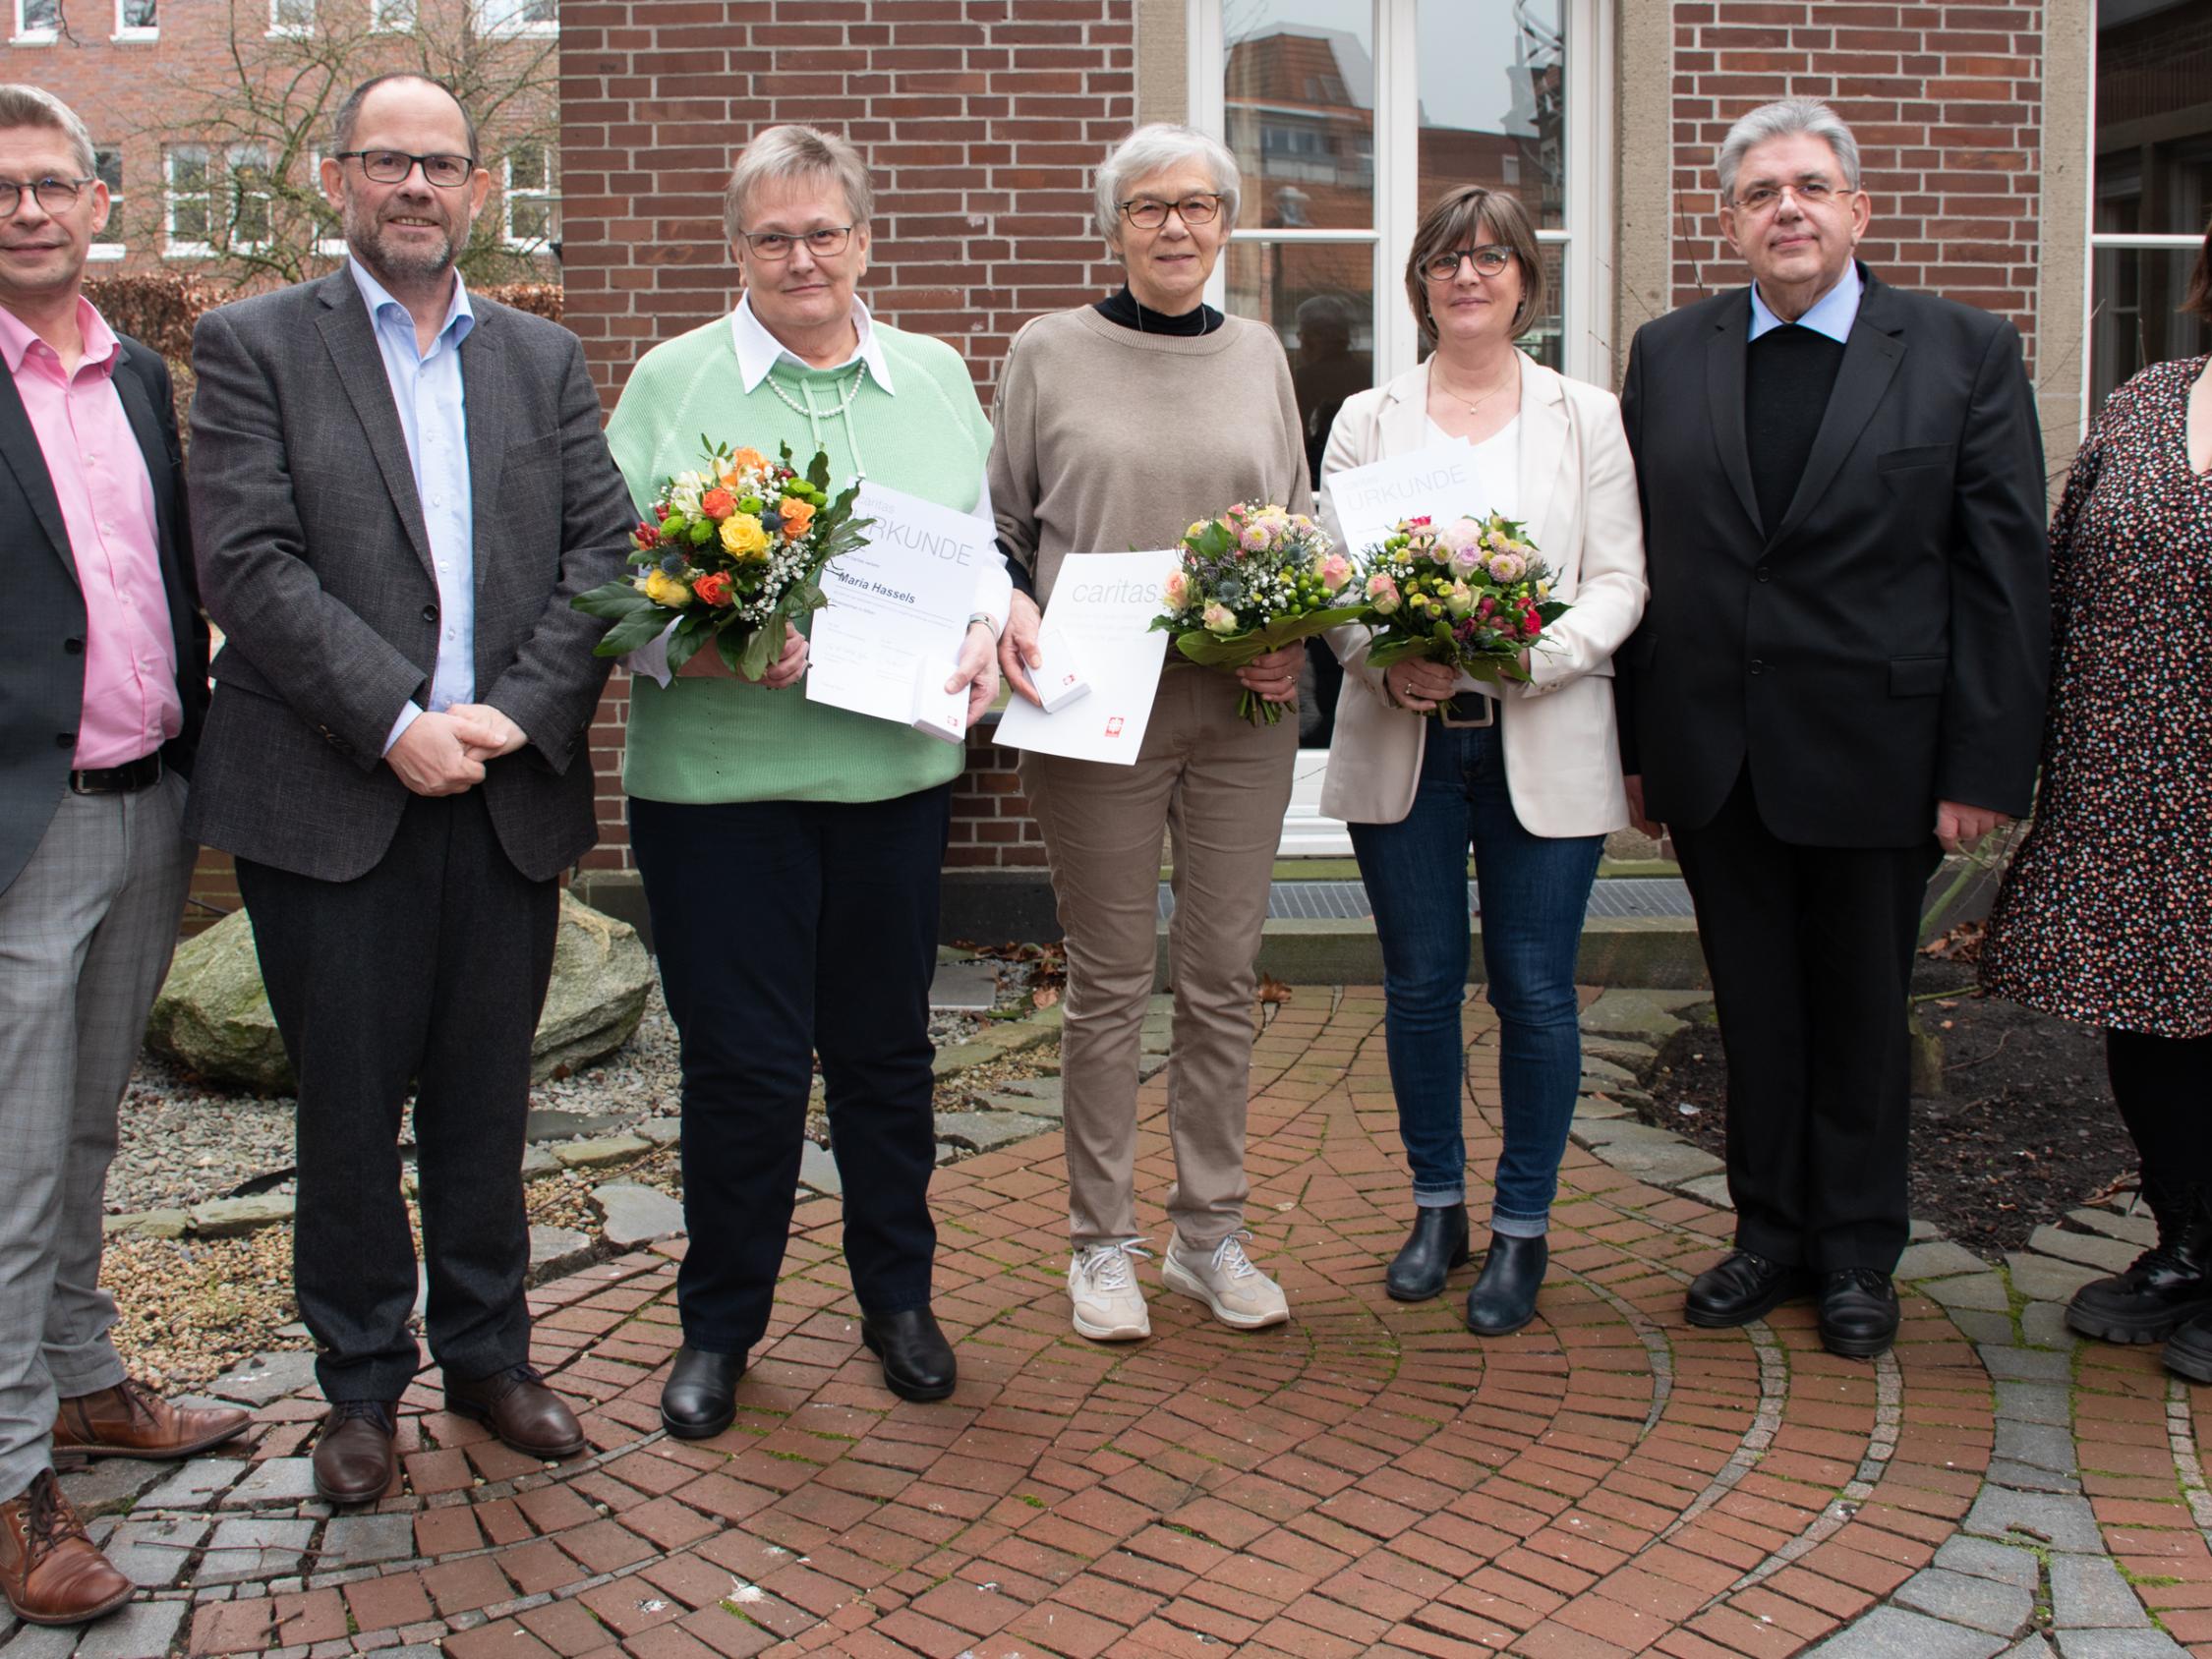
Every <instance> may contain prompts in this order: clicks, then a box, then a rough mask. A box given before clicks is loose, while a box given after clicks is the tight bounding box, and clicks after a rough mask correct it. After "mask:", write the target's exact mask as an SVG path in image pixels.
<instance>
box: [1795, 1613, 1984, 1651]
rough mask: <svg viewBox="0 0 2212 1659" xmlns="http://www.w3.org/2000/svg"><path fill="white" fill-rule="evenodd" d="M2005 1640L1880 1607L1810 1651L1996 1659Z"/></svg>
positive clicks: (1928, 1618) (1963, 1627)
mask: <svg viewBox="0 0 2212 1659" xmlns="http://www.w3.org/2000/svg"><path fill="white" fill-rule="evenodd" d="M2005 1645H2006V1642H2005V1638H2004V1637H2002V1636H1993V1635H1991V1634H1990V1633H1989V1632H1988V1631H1987V1630H1968V1629H1967V1628H1966V1627H1965V1626H1963V1625H1953V1624H1950V1622H1948V1621H1947V1620H1943V1619H1931V1618H1930V1617H1929V1616H1928V1615H1927V1614H1925V1613H1913V1612H1909V1611H1907V1610H1906V1609H1904V1608H1901V1607H1878V1608H1876V1609H1875V1610H1874V1611H1873V1612H1872V1613H1869V1614H1868V1615H1867V1616H1866V1617H1865V1618H1864V1619H1861V1620H1860V1621H1859V1622H1858V1623H1857V1624H1855V1625H1853V1626H1852V1627H1851V1628H1850V1629H1849V1630H1842V1631H1838V1632H1837V1633H1836V1634H1834V1635H1833V1636H1830V1637H1829V1638H1828V1640H1826V1641H1824V1642H1822V1643H1821V1644H1820V1646H1818V1647H1815V1648H1811V1649H1808V1650H1807V1651H1808V1655H1809V1659H1994V1656H1995V1655H1996V1653H1997V1652H1998V1650H1999V1649H2000V1648H2002V1647H2004V1646H2005Z"/></svg>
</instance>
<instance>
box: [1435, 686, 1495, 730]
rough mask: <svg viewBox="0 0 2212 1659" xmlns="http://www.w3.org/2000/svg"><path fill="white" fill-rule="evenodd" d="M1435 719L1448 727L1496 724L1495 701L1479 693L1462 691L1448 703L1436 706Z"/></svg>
mask: <svg viewBox="0 0 2212 1659" xmlns="http://www.w3.org/2000/svg"><path fill="white" fill-rule="evenodd" d="M1436 717H1437V718H1438V719H1440V720H1442V721H1443V722H1444V724H1446V725H1448V726H1490V725H1496V724H1497V699H1496V698H1494V697H1485V696H1484V695H1483V693H1481V692H1479V691H1463V692H1461V693H1460V694H1459V695H1458V696H1456V697H1454V698H1453V699H1452V700H1451V701H1450V702H1449V703H1439V704H1437V705H1436Z"/></svg>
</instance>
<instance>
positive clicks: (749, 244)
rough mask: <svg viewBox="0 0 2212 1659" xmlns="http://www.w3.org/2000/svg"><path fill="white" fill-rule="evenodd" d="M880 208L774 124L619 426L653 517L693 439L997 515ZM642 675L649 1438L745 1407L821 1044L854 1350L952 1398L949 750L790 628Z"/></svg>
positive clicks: (624, 456) (636, 801)
mask: <svg viewBox="0 0 2212 1659" xmlns="http://www.w3.org/2000/svg"><path fill="white" fill-rule="evenodd" d="M873 198H874V193H873V191H872V189H871V188H870V185H869V181H868V173H867V168H866V165H865V164H864V163H863V162H862V161H861V159H860V156H859V154H858V152H857V151H855V150H854V148H853V147H852V145H851V144H849V143H846V142H845V141H844V139H842V138H838V137H834V136H832V135H828V134H824V133H820V132H817V131H815V130H814V129H812V128H807V127H796V126H786V127H773V128H770V129H769V130H767V131H766V132H763V133H761V134H760V135H758V136H757V137H756V138H755V139H754V140H753V142H752V143H750V144H749V145H747V146H746V149H745V153H744V156H743V158H742V159H741V160H740V161H739V162H738V164H737V168H736V171H735V172H734V173H733V174H732V175H731V177H730V181H729V188H728V194H727V197H726V200H725V203H724V214H725V218H726V220H727V222H728V230H729V238H730V247H731V251H732V252H733V253H734V254H735V256H736V259H737V264H738V268H739V270H740V272H741V274H742V276H743V279H744V294H743V297H742V298H741V299H740V300H739V302H738V304H737V307H736V310H735V311H734V312H733V313H732V314H731V315H728V316H727V317H723V318H720V319H718V320H716V321H715V322H712V323H709V324H708V325H707V326H705V327H703V328H697V329H694V330H692V331H691V332H690V333H688V334H683V335H679V336H678V337H677V338H675V339H673V340H669V341H667V342H666V343H664V344H662V345H660V346H657V347H655V348H654V349H653V350H652V351H650V352H648V353H647V354H646V355H645V357H644V358H643V359H641V360H640V361H639V363H638V365H637V368H636V369H635V370H634V371H633V372H632V373H631V375H630V379H629V383H628V384H627V385H626V386H624V387H623V389H622V397H621V401H620V403H619V404H618V405H617V406H616V407H615V410H614V415H613V418H612V420H611V421H610V422H609V424H608V429H607V437H608V442H609V443H610V444H611V446H612V448H613V451H614V459H615V461H616V462H617V463H618V464H619V465H620V467H621V469H622V475H623V477H624V478H625V479H627V480H628V482H629V486H630V492H631V494H632V496H633V497H635V499H636V500H637V502H638V504H639V506H640V508H641V510H642V508H643V506H644V504H645V503H646V502H647V501H648V500H649V499H650V498H651V497H652V495H653V493H654V491H655V489H656V488H657V487H658V486H659V485H660V483H661V481H662V480H663V479H665V478H666V477H668V476H669V474H671V473H676V472H680V471H683V470H685V469H687V468H693V467H697V466H699V465H700V464H701V457H700V453H699V439H700V434H702V433H706V434H709V435H711V436H712V437H714V438H715V439H717V440H718V441H722V442H727V443H731V444H738V445H749V446H751V447H753V448H755V449H759V450H762V451H763V452H765V453H768V454H774V453H775V451H776V447H777V445H778V444H779V443H788V444H789V445H790V446H791V451H792V454H793V457H794V459H795V460H796V461H797V462H798V464H799V465H801V466H802V467H803V465H804V464H805V460H806V458H808V457H810V456H812V455H813V454H814V452H815V451H816V450H817V449H821V450H826V451H827V452H828V454H829V457H830V471H831V476H832V478H833V479H834V480H835V481H837V484H836V486H837V487H842V486H843V485H844V482H845V481H847V480H850V479H852V478H854V477H856V476H865V477H867V478H869V479H872V480H874V481H876V482H877V483H880V484H883V485H886V486H890V487H892V488H895V489H902V490H904V491H906V492H907V493H909V494H912V495H918V496H921V497H924V498H925V499H928V500H931V501H934V502H936V503H938V504H939V505H941V506H947V507H952V508H955V509H957V510H960V511H962V512H974V511H977V510H979V509H980V508H982V506H983V494H984V488H985V485H984V467H985V461H986V458H987V456H988V453H989V448H990V436H991V433H990V427H989V423H988V422H986V421H985V419H984V416H983V412H982V409H981V408H980V407H979V406H978V404H977V402H976V398H975V390H974V386H973V384H972V382H971V381H970V380H969V378H968V373H967V370H966V368H965V366H964V365H962V363H961V362H960V358H959V357H958V356H957V355H956V354H955V353H954V352H953V351H952V350H951V348H949V347H947V346H945V345H944V344H942V343H941V342H939V341H936V340H932V339H927V338H924V337H923V336H921V335H916V334H906V333H902V332H901V331H899V330H898V329H894V328H887V327H885V326H884V325H882V324H881V323H877V322H874V321H872V320H871V318H870V317H869V315H868V311H867V308H866V307H865V306H864V305H862V304H861V303H860V301H859V300H858V299H857V298H855V297H854V294H853V289H854V286H855V284H856V283H857V282H858V280H859V278H860V275H861V273H862V272H863V271H865V270H866V268H867V263H868V246H869V226H868V220H869V217H870V213H871V210H872V206H873ZM1007 591H1008V583H1007V576H1006V572H1005V570H1004V569H1003V567H999V566H997V565H996V564H994V565H993V567H992V568H991V569H990V570H989V571H987V572H986V574H985V578H984V579H983V580H982V581H981V582H980V583H979V584H978V589H977V594H976V599H975V616H974V618H973V619H972V620H971V622H970V624H969V627H968V634H967V641H966V644H965V646H964V648H963V650H962V654H961V657H960V669H959V671H958V673H957V675H956V676H955V681H956V683H965V684H966V686H967V688H968V713H969V716H970V718H972V717H973V716H974V715H976V714H978V713H980V712H981V710H982V709H983V708H984V707H986V706H987V705H988V704H989V702H990V700H991V698H992V697H993V696H994V695H995V694H996V692H997V689H998V675H997V670H996V667H995V666H994V664H993V659H992V647H993V644H994V642H995V639H996V637H997V634H998V632H999V630H1000V628H1001V627H1002V626H1003V620H1004V616H1005V610H1006V596H1007ZM631 667H632V669H633V671H634V672H635V673H636V675H637V677H636V678H635V679H633V681H632V685H631V692H630V715H629V734H628V744H627V747H626V749H625V751H624V754H623V760H622V785H623V788H624V790H625V791H626V792H627V793H628V795H629V797H630V809H629V818H630V842H631V845H632V847H633V848H634V849H635V851H636V855H637V862H638V871H639V874H640V875H641V876H642V877H643V878H644V883H645V896H646V902H647V904H648V905H649V907H650V908H651V911H652V916H653V936H654V946H655V950H656V953H657V955H658V957H659V962H660V970H661V983H662V988H663V990H664V991H665V992H666V994H667V996H668V1001H669V1014H670V1015H671V1016H672V1017H673V1019H674V1020H675V1024H676V1029H677V1031H678V1033H679V1034H680V1035H681V1037H682V1045H683V1050H682V1052H683V1191H684V1217H685V1221H686V1224H687V1226H688V1228H689V1231H690V1247H689V1250H688V1252H687V1253H686V1254H685V1256H684V1260H683V1266H682V1269H681V1271H680V1273H679V1274H678V1277H677V1281H676V1299H677V1306H678V1308H679V1310H680V1312H681V1314H682V1318H683V1346H682V1348H681V1350H680V1351H679V1352H678V1353H677V1355H676V1358H675V1363H674V1366H673V1368H672V1369H671V1371H670V1374H669V1380H668V1382H667V1383H666V1385H664V1387H663V1390H662V1396H661V1415H662V1420H663V1421H664V1422H665V1423H666V1424H667V1426H668V1428H669V1432H670V1433H671V1434H675V1435H678V1436H682V1437H685V1438H693V1439H696V1438H703V1437H705V1436H708V1435H714V1434H719V1433H721V1432H722V1430H723V1429H725V1428H727V1427H728V1425H729V1422H730V1419H731V1417H732V1415H733V1414H734V1411H735V1402H734V1391H735V1388H736V1384H737V1379H738V1378H739V1376H740V1375H742V1373H743V1371H744V1368H745V1360H746V1355H747V1353H748V1351H749V1350H750V1349H751V1348H752V1347H753V1346H754V1345H755V1344H758V1343H759V1342H760V1341H761V1339H762V1338H763V1337H764V1336H765V1335H766V1333H767V1329H768V1316H769V1308H770V1304H771V1302H772V1301H773V1299H774V1296H775V1291H776V1279H777V1274H778V1272H779V1270H780V1268H781V1267H782V1264H783V1259H784V1244H785V1237H786V1233H787V1231H788V1230H789V1227H790V1218H791V1204H792V1193H793V1192H794V1190H795V1189H796V1187H797V1184H798V1169H799V1153H800V1149H801V1146H802V1144H803V1139H804V1133H805V1122H806V1105H807V1094H808V1089H809V1085H810V1083H811V1081H812V1072H813V1056H814V1054H815V1052H817V1051H819V1053H820V1055H821V1059H822V1080H823V1088H824V1094H825V1104H826V1106H827V1109H828V1112H829V1116H830V1127H831V1136H832V1151H833V1152H834V1153H835V1154H836V1157H837V1161H838V1168H839V1173H840V1174H841V1175H842V1177H843V1179H844V1189H845V1191H847V1192H848V1193H852V1194H854V1195H855V1200H856V1201H855V1202H853V1203H852V1204H851V1205H850V1206H849V1208H848V1209H847V1211H846V1215H845V1220H844V1254H845V1259H846V1261H847V1262H848V1264H849V1265H850V1267H851V1271H852V1282H853V1289H854V1291H855V1292H856V1294H857V1296H858V1298H859V1302H860V1310H861V1315H862V1322H861V1335H862V1340H863V1341H864V1342H865V1343H866V1344H867V1345H868V1346H869V1348H871V1349H872V1350H873V1351H875V1352H876V1353H877V1354H878V1355H879V1356H880V1357H881V1358H882V1361H883V1370H884V1380H885V1382H886V1383H887V1384H888V1385H889V1386H890V1387H891V1389H892V1390H893V1392H895V1393H897V1394H899V1395H901V1396H902V1397H903V1398H905V1399H908V1400H938V1399H942V1398H943V1397H944V1396H946V1395H948V1394H950V1393H951V1392H952V1389H953V1385H954V1379H955V1365H954V1358H953V1350H952V1347H951V1344H948V1343H947V1341H946V1340H945V1337H944V1334H943V1333H942V1332H941V1331H940V1330H939V1329H938V1326H937V1322H936V1320H935V1318H934V1317H933V1316H932V1315H931V1313H930V1308H929V1300H930V1266H931V1261H932V1258H933V1256H934V1253H935V1250H936V1230H935V1229H934V1227H933V1225H932V1224H931V1221H930V1215H929V1175H930V1171H931V1169H932V1168H933V1166H934V1162H935V1153H936V1146H935V1137H934V1135H933V1133H932V1122H931V1076H930V1058H931V1047H930V1041H929V1030H928V1022H929V980H930V974H931V971H932V968H933V966H934V964H935V961H936V950H937V892H938V871H939V868H940V866H941V865H942V863H943V861H944V851H945V839H946V830H947V826H948V823H949V807H950V801H951V792H952V782H953V779H954V778H955V777H956V776H957V775H958V774H959V772H960V763H961V757H962V750H961V748H960V745H958V744H947V743H943V742H940V741H938V740H936V739H934V738H931V737H928V736H925V735H923V734H921V733H919V732H916V731H913V730H911V729H909V728H908V727H906V726H904V725H902V724H899V723H897V722H894V721H891V720H881V719H871V718H869V717H867V716H865V715H855V714H849V713H847V712H845V711H844V710H841V709H835V708H831V707H828V706H826V705H823V704H818V703H810V702H808V701H806V699H805V697H804V696H803V688H802V687H800V686H799V683H798V682H799V680H800V678H801V676H802V675H803V674H804V673H805V670H806V640H805V638H804V637H803V636H802V635H801V634H800V633H799V632H798V631H797V630H795V629H794V630H792V631H791V633H790V634H789V636H788V638H787V639H786V646H785V651H784V654H783V656H782V657H781V658H780V659H779V660H778V661H777V662H775V663H774V664H773V665H772V666H771V667H770V668H769V670H768V671H767V673H766V674H765V675H764V676H763V677H762V680H761V682H760V683H759V684H757V685H755V684H753V683H751V682H749V681H746V680H742V679H739V678H736V677H735V676H733V675H731V674H730V673H729V672H728V669H727V668H725V667H724V665H723V663H722V661H721V659H720V657H719V654H718V653H716V652H713V651H702V652H700V653H698V654H697V655H696V656H694V657H693V658H691V659H690V660H689V661H688V662H687V663H685V665H684V667H683V669H682V670H681V672H679V673H677V674H676V675H674V676H673V677H670V676H669V674H668V672H667V669H666V653H665V651H663V650H661V649H660V648H657V647H656V648H649V649H648V650H646V651H644V652H640V653H638V654H637V655H636V656H635V657H634V658H632V660H631ZM947 689H948V690H950V689H953V687H952V686H951V685H949V686H948V688H947Z"/></svg>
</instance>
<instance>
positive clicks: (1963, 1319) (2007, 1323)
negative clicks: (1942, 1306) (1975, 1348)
mask: <svg viewBox="0 0 2212 1659" xmlns="http://www.w3.org/2000/svg"><path fill="white" fill-rule="evenodd" d="M1949 1311H1950V1322H1951V1323H1952V1324H1953V1325H1955V1326H1957V1327H1958V1329H1959V1332H1960V1334H1961V1335H1962V1336H1964V1337H1965V1338H1966V1340H1967V1341H1968V1342H1970V1343H1973V1344H1977V1345H1979V1346H1982V1347H2003V1346H2004V1345H2006V1344H2008V1343H2010V1342H2011V1341H2012V1316H2011V1315H2010V1314H2008V1313H1993V1312H1991V1311H1990V1310H1989V1309H1988V1308H1980V1307H1954V1308H1951V1309H1950V1310H1949Z"/></svg>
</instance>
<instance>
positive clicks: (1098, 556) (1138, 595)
mask: <svg viewBox="0 0 2212 1659" xmlns="http://www.w3.org/2000/svg"><path fill="white" fill-rule="evenodd" d="M1182 559H1183V553H1182V549H1181V548H1178V547H1163V548H1161V549H1159V550H1157V551H1155V552H1149V553H1071V554H1069V556H1068V559H1067V561H1066V562H1065V563H1064V564H1062V565H1061V567H1060V576H1059V579H1058V580H1057V581H1055V582H1054V583H1053V586H1052V607H1051V609H1049V610H1048V611H1046V612H1045V620H1044V626H1045V628H1046V629H1047V630H1049V631H1051V632H1052V633H1054V634H1055V635H1057V636H1058V637H1059V638H1060V639H1062V640H1064V641H1066V642H1067V643H1068V644H1069V645H1071V646H1073V647H1074V649H1075V651H1076V652H1077V653H1078V654H1079V655H1080V657H1081V659H1082V674H1083V678H1084V679H1086V680H1088V681H1089V682H1090V690H1089V691H1088V692H1087V693H1086V694H1085V695H1083V696H1081V697H1078V698H1077V699H1076V700H1075V701H1074V702H1072V703H1069V704H1067V705H1066V706H1064V707H1062V708H1060V709H1058V710H1056V711H1055V712H1054V713H1052V714H1049V715H1048V714H1046V713H1045V712H1044V711H1043V710H1041V709H1039V708H1037V707H1036V706H1035V705H1034V704H1032V703H1030V702H1029V701H1028V700H1027V699H1026V698H1024V697H1022V696H1021V695H1020V694H1019V693H1017V694H1016V695H1015V697H1014V699H1013V700H1012V701H1011V702H1009V703H1008V704H1007V707H1006V713H1005V714H1004V715H1000V716H999V741H1000V742H1001V743H1003V744H1005V745H1006V746H1007V747H1008V748H1010V749H1033V750H1035V751H1036V752H1037V753H1038V754H1040V755H1065V756H1067V757H1068V758H1069V759H1071V760H1077V761H1104V762H1107V763H1108V764H1109V765H1113V766H1125V767H1126V766H1133V765H1135V761H1136V752H1137V750H1139V749H1141V748H1142V747H1143V746H1144V728H1145V726H1146V725H1148V724H1149V723H1150V722H1151V719H1152V698H1153V696H1154V694H1155V693H1157V692H1158V690H1159V689H1160V666H1161V663H1162V662H1163V661H1164V660H1165V658H1166V654H1167V645H1168V637H1167V635H1166V634H1164V633H1157V634H1156V633H1153V632H1151V627H1152V618H1153V617H1155V616H1157V615H1159V614H1160V612H1161V610H1162V609H1163V608H1165V607H1164V606H1163V605H1162V603H1161V601H1160V585H1161V584H1162V583H1163V582H1165V581H1166V580H1167V575H1168V572H1169V571H1171V570H1174V569H1175V568H1176V567H1177V566H1178V565H1179V564H1180V563H1181V562H1182Z"/></svg>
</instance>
